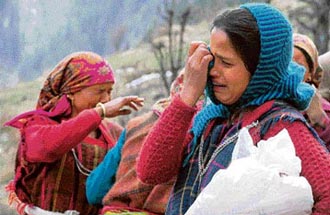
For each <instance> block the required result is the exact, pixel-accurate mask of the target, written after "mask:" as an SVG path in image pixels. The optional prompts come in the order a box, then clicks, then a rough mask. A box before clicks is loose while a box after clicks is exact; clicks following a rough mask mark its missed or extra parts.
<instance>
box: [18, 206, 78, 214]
mask: <svg viewBox="0 0 330 215" xmlns="http://www.w3.org/2000/svg"><path fill="white" fill-rule="evenodd" d="M24 212H25V213H26V214H28V215H79V212H78V211H75V210H67V211H65V212H64V213H60V212H52V211H46V210H43V209H41V208H39V207H35V206H29V205H28V206H27V207H25V209H24Z"/></svg>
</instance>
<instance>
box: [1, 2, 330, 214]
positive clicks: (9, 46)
mask: <svg viewBox="0 0 330 215" xmlns="http://www.w3.org/2000/svg"><path fill="white" fill-rule="evenodd" d="M245 2H268V3H271V4H273V5H275V6H277V7H279V8H281V9H282V10H284V11H285V13H286V14H287V15H288V17H289V19H290V21H292V23H293V26H294V28H295V31H299V32H301V33H306V34H308V35H309V36H311V37H312V38H313V39H314V40H315V41H318V42H317V46H318V48H319V49H320V50H321V53H322V52H325V51H326V50H328V40H329V39H328V37H327V36H328V32H329V21H328V19H329V2H327V1H326V0H319V1H318V0H315V1H314V3H317V4H320V5H321V7H322V10H325V9H326V10H327V11H325V12H322V13H321V12H320V11H319V13H318V14H321V15H322V14H323V13H325V14H328V17H326V18H325V19H324V20H325V21H322V22H321V21H319V20H322V19H321V18H324V17H318V16H315V13H313V12H315V10H318V8H317V7H316V6H317V5H316V6H315V5H314V6H315V8H314V6H313V5H311V6H310V5H308V4H307V3H306V2H305V1H298V0H297V1H290V2H289V3H284V2H283V1H281V2H280V1H276V0H273V1H243V0H232V1H229V0H181V1H180V0H177V1H175V0H172V1H165V0H164V1H163V0H162V1H159V0H97V1H88V0H68V1H66V0H52V1H42V0H0V124H1V125H2V124H3V123H4V122H5V121H7V120H9V119H10V118H12V117H13V116H15V115H17V114H19V113H21V112H23V111H28V110H31V109H33V108H34V106H35V103H36V100H37V97H38V93H39V90H40V88H41V86H42V83H43V81H44V79H45V77H46V75H47V74H48V72H49V71H50V70H51V69H52V67H54V66H55V64H56V63H57V62H58V61H59V60H60V59H62V58H63V57H64V56H66V55H67V54H69V53H71V52H75V51H81V50H86V51H94V52H96V53H99V54H100V55H102V56H104V57H105V58H106V59H107V60H108V61H109V63H110V64H111V65H112V67H113V68H114V69H115V76H116V80H117V82H116V85H115V89H114V94H113V96H114V97H116V96H121V95H139V96H141V97H144V98H145V101H146V102H145V106H144V107H143V108H142V109H141V110H140V111H139V112H135V113H133V114H131V115H130V116H123V117H118V118H115V119H110V120H114V121H116V122H118V123H120V124H121V125H123V126H124V125H125V123H126V122H127V120H128V119H129V118H130V117H133V116H136V115H138V114H141V113H143V112H145V111H148V110H149V109H150V107H151V105H152V104H153V103H154V102H155V101H156V100H158V99H159V98H163V97H167V96H168V93H167V89H166V87H165V85H164V83H163V81H162V79H161V75H162V74H161V72H160V68H159V62H158V61H157V58H156V57H155V55H154V49H153V47H152V44H151V41H163V43H162V44H164V45H165V46H166V45H167V44H168V41H167V40H168V38H167V32H168V31H167V28H168V25H167V24H168V23H167V21H166V19H165V17H166V16H165V15H166V10H164V5H166V4H167V6H168V8H171V9H172V10H173V12H174V13H175V14H176V15H177V16H175V19H174V27H173V28H174V33H176V34H177V33H178V30H177V29H179V26H180V16H179V15H180V14H182V12H183V11H185V10H186V9H187V8H190V16H189V19H188V22H187V25H186V28H185V32H184V48H183V50H184V53H183V54H185V52H186V51H187V47H188V45H189V42H190V41H193V40H203V41H205V42H208V36H209V27H210V25H209V24H210V22H211V21H212V18H213V17H214V16H215V14H216V13H218V12H220V11H222V10H224V9H226V8H230V7H235V6H238V5H239V4H241V3H245ZM306 10H307V12H306ZM299 11H300V12H301V11H305V12H306V13H304V16H301V17H303V18H305V20H309V22H310V23H311V26H312V27H311V28H309V26H303V25H302V24H300V22H299V20H298V19H297V15H296V14H297V13H298V12H299ZM309 13H311V14H314V15H313V18H311V16H312V15H309ZM321 15H320V16H321ZM309 16H310V17H309ZM299 17H300V16H299ZM317 18H319V19H317ZM315 19H316V21H315ZM320 24H323V27H320ZM316 28H317V29H321V30H323V31H324V32H327V33H323V34H320V32H319V31H316V30H315V29H316ZM315 35H321V36H315ZM167 54H168V53H167ZM183 64H184V58H183V60H182V65H183ZM165 69H167V71H166V77H167V78H168V79H170V77H171V76H173V72H172V71H171V70H170V69H169V68H167V67H166V68H165ZM18 139H19V133H18V132H17V131H16V130H15V129H13V128H7V127H3V126H0V168H1V172H0V214H6V215H10V214H14V213H13V211H12V210H11V209H9V208H8V206H7V197H6V194H5V191H4V185H5V184H6V183H8V181H9V180H11V179H12V177H13V170H14V158H15V153H16V148H17V143H18Z"/></svg>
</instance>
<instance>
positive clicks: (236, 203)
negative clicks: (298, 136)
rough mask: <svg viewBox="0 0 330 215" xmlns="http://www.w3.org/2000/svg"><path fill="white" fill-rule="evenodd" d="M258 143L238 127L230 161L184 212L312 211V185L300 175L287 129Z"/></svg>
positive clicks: (294, 213) (213, 214)
mask: <svg viewBox="0 0 330 215" xmlns="http://www.w3.org/2000/svg"><path fill="white" fill-rule="evenodd" d="M257 145H258V147H256V146H254V145H253V142H252V138H251V136H250V134H249V132H248V130H247V129H246V128H243V129H241V131H240V133H239V139H238V141H237V143H236V146H235V148H234V151H233V156H232V162H231V164H230V165H229V167H228V168H227V169H224V170H219V171H218V172H217V173H216V174H215V175H214V176H213V178H212V180H211V181H210V183H209V184H208V185H207V186H206V187H205V188H204V190H203V191H202V192H201V193H200V195H199V196H198V197H197V199H196V201H195V202H194V203H193V204H192V205H191V207H190V208H189V210H188V211H187V213H186V215H197V214H203V215H207V214H209V215H216V214H225V215H230V214H246V215H247V214H256V215H258V214H265V215H266V214H276V215H282V214H283V215H284V214H290V215H304V214H311V213H312V207H313V203H314V202H313V196H312V189H311V187H310V185H309V183H308V181H307V180H306V179H305V178H304V177H301V176H299V174H300V171H301V161H300V159H299V158H298V157H297V156H296V155H295V149H294V146H293V143H292V141H291V138H290V136H289V133H288V131H287V130H286V129H283V130H282V131H281V132H280V133H278V134H277V135H276V136H274V137H272V138H269V139H268V140H267V141H264V140H262V141H260V142H259V143H258V144H257Z"/></svg>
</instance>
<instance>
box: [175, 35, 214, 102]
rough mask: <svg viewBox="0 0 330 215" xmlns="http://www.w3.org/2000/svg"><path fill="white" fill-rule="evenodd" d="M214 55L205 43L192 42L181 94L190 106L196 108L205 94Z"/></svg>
mask: <svg viewBox="0 0 330 215" xmlns="http://www.w3.org/2000/svg"><path fill="white" fill-rule="evenodd" d="M212 59H213V56H212V54H211V53H210V52H209V50H208V49H207V44H206V43H204V42H200V41H198V42H192V43H191V44H190V48H189V53H188V58H187V61H186V65H185V74H184V81H183V88H182V91H181V93H180V97H181V100H182V101H183V102H185V103H186V104H188V105H190V106H194V105H195V104H196V102H197V101H198V99H199V97H200V96H201V95H202V94H203V92H204V89H205V86H206V81H207V70H208V65H209V63H210V61H211V60H212Z"/></svg>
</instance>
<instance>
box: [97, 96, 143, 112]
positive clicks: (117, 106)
mask: <svg viewBox="0 0 330 215" xmlns="http://www.w3.org/2000/svg"><path fill="white" fill-rule="evenodd" d="M143 105H144V98H140V97H138V96H123V97H117V98H115V99H112V100H111V101H108V102H107V103H104V104H103V106H104V109H105V112H104V117H116V116H119V115H127V114H130V113H131V112H132V110H135V111H137V110H139V108H141V107H143ZM95 109H96V111H97V112H98V113H101V116H102V115H103V114H102V112H103V110H102V107H100V106H98V107H95Z"/></svg>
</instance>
